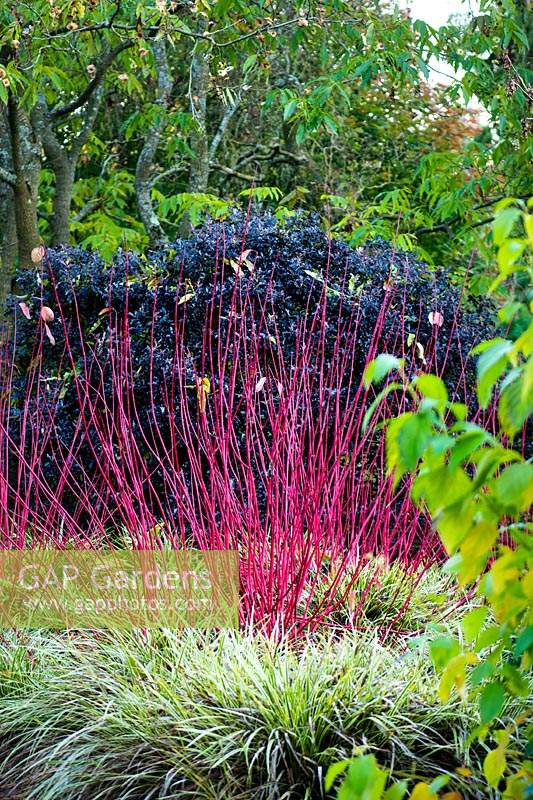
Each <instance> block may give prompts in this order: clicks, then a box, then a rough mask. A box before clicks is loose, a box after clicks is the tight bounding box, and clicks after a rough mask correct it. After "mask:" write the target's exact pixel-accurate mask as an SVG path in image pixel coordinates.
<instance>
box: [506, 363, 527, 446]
mask: <svg viewBox="0 0 533 800" xmlns="http://www.w3.org/2000/svg"><path fill="white" fill-rule="evenodd" d="M508 377H510V376H508ZM523 384H524V380H523V373H522V374H519V375H517V376H516V377H515V378H514V380H511V381H509V382H508V381H507V380H505V382H504V385H503V386H502V389H501V392H500V399H499V402H498V419H499V421H500V424H501V426H502V428H503V430H504V431H505V433H506V434H507V435H508V436H510V437H514V436H516V434H517V433H518V432H519V431H520V430H522V428H523V426H524V423H525V422H526V420H527V418H528V417H529V415H530V414H531V413H532V411H533V393H531V392H529V393H528V394H524V393H523V391H522V388H523Z"/></svg>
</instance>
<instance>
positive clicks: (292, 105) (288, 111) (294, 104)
mask: <svg viewBox="0 0 533 800" xmlns="http://www.w3.org/2000/svg"><path fill="white" fill-rule="evenodd" d="M297 108H298V100H291V101H290V102H289V103H287V105H286V106H285V108H284V109H283V119H284V120H285V122H286V121H287V120H288V119H290V118H291V117H292V116H293V114H294V113H295V112H296V109H297Z"/></svg>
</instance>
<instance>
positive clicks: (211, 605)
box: [0, 549, 239, 629]
mask: <svg viewBox="0 0 533 800" xmlns="http://www.w3.org/2000/svg"><path fill="white" fill-rule="evenodd" d="M238 605H239V561H238V554H237V552H236V551H233V550H224V551H220V550H219V551H209V552H207V551H202V552H200V551H198V550H187V551H160V550H157V551H154V550H149V551H148V550H145V551H125V550H116V551H109V550H106V551H102V550H53V549H42V550H41V549H39V550H2V551H0V628H4V629H5V628H51V629H64V628H78V629H79V628H91V629H104V628H109V629H131V628H163V627H164V628H183V627H194V628H236V627H237V626H238Z"/></svg>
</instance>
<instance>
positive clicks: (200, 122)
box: [189, 17, 209, 192]
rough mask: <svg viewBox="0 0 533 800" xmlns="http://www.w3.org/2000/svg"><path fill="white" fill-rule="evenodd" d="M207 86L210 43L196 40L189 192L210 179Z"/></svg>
mask: <svg viewBox="0 0 533 800" xmlns="http://www.w3.org/2000/svg"><path fill="white" fill-rule="evenodd" d="M206 27H207V21H206V20H205V19H204V18H203V17H202V18H201V21H200V23H199V26H198V33H204V32H205V30H206ZM208 89H209V45H208V43H207V42H202V41H199V42H198V43H197V44H196V46H195V48H194V53H193V57H192V64H191V110H192V115H193V119H194V126H193V129H192V132H191V147H192V150H193V151H194V155H195V157H194V159H193V161H192V163H191V171H190V174H189V192H205V191H206V189H207V183H208V180H209V141H208V138H207V125H206V123H207V92H208Z"/></svg>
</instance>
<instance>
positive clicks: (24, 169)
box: [8, 95, 41, 269]
mask: <svg viewBox="0 0 533 800" xmlns="http://www.w3.org/2000/svg"><path fill="white" fill-rule="evenodd" d="M8 116H9V130H10V135H11V153H12V158H13V170H14V173H15V177H16V181H15V186H14V206H15V220H16V226H17V239H18V255H19V264H18V266H19V269H27V268H29V267H31V266H32V264H33V262H32V260H31V251H32V250H33V248H34V247H38V245H39V244H40V237H39V228H38V225H37V190H38V186H39V175H40V167H41V163H40V148H39V145H38V143H37V142H36V141H35V138H34V134H33V130H32V127H31V125H30V121H29V119H28V117H27V115H26V113H25V112H24V111H23V110H22V109H21V108H20V107H19V106H18V105H17V101H16V99H15V98H14V97H13V95H11V96H10V98H9V103H8Z"/></svg>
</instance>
